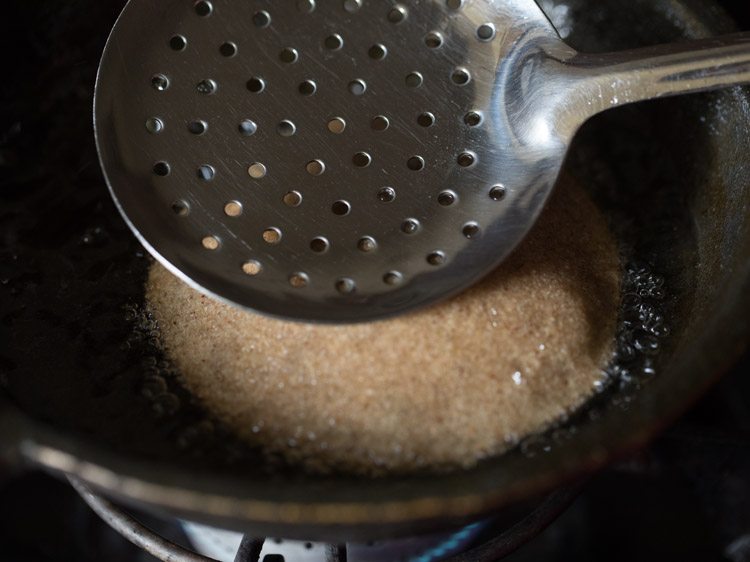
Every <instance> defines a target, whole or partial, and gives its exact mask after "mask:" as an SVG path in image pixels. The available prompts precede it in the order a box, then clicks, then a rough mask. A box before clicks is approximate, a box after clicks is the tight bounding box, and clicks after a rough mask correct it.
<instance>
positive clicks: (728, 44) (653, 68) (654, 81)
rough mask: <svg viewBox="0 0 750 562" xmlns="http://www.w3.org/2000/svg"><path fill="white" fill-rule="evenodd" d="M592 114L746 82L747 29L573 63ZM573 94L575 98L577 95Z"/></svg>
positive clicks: (749, 71) (749, 58) (749, 72)
mask: <svg viewBox="0 0 750 562" xmlns="http://www.w3.org/2000/svg"><path fill="white" fill-rule="evenodd" d="M570 63H571V66H572V67H574V68H575V69H576V74H578V77H579V78H580V80H579V81H578V84H577V85H576V87H575V89H576V90H577V94H578V96H580V97H579V102H581V101H583V100H582V99H581V97H583V98H586V100H585V105H586V106H587V107H588V112H589V115H588V117H590V116H591V115H594V114H596V113H599V112H602V111H604V110H606V109H609V108H612V107H617V106H619V105H624V104H628V103H634V102H637V101H643V100H648V99H654V98H660V97H665V96H673V95H677V94H688V93H693V92H701V91H706V90H714V89H718V88H724V87H727V86H736V85H741V84H748V83H750V33H738V34H734V35H725V36H721V37H714V38H710V39H701V40H697V41H688V42H685V43H675V44H668V45H659V46H656V47H648V48H644V49H636V50H631V51H623V52H618V53H608V54H604V55H588V54H579V55H576V56H575V57H574V58H573V59H572V60H571V61H570ZM578 96H577V97H578Z"/></svg>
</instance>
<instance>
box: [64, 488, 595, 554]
mask: <svg viewBox="0 0 750 562" xmlns="http://www.w3.org/2000/svg"><path fill="white" fill-rule="evenodd" d="M68 479H69V480H70V483H71V484H72V486H73V487H74V488H75V490H76V491H77V492H78V493H79V494H80V496H81V497H82V498H83V500H84V501H85V502H86V503H87V504H88V505H89V507H91V509H92V510H93V511H94V512H96V514H97V515H99V516H100V517H101V518H102V519H103V520H104V521H105V522H106V523H107V524H108V525H109V526H110V527H112V528H113V529H114V530H115V531H117V532H118V533H120V534H121V535H122V536H123V537H125V538H126V539H128V540H129V541H130V542H132V543H133V544H135V545H136V546H138V547H140V548H142V549H143V550H145V551H146V552H148V553H149V554H151V555H152V556H154V557H156V558H157V559H159V560H164V561H171V560H181V561H186V562H226V561H229V562H231V561H234V562H380V561H388V562H392V561H393V560H403V561H405V562H438V561H448V562H471V561H474V560H499V559H501V558H504V557H505V556H507V555H509V554H511V553H512V552H514V551H515V550H516V549H518V548H519V547H521V546H523V545H524V544H525V543H527V542H528V541H529V540H531V539H532V538H534V537H535V536H536V535H538V534H539V533H540V532H542V531H543V530H544V529H545V528H546V527H547V526H548V525H549V524H550V523H552V522H553V521H554V520H555V519H556V518H557V517H558V516H559V515H560V514H561V513H562V512H563V511H565V509H567V507H568V506H569V505H570V504H571V503H572V502H573V500H574V499H575V498H576V496H577V495H578V493H579V491H580V486H578V485H574V486H569V487H566V488H561V489H559V490H557V491H555V492H553V493H551V494H550V495H549V496H547V497H546V498H545V499H543V500H542V501H541V503H539V504H538V505H537V507H536V508H534V509H533V510H532V511H531V512H530V513H527V514H526V515H525V516H523V517H522V518H521V519H520V520H519V521H518V522H516V523H515V524H513V525H511V526H510V527H506V528H500V529H497V525H496V522H495V521H493V520H485V521H477V522H473V523H470V524H468V525H465V526H464V527H461V528H459V529H458V530H455V531H453V532H448V533H442V534H434V535H429V536H423V537H410V538H405V539H395V540H388V541H378V542H375V541H372V542H369V543H366V544H359V543H346V544H328V543H317V542H304V541H288V540H286V541H285V540H283V539H270V538H269V539H264V538H254V537H250V536H242V534H240V533H234V532H230V531H224V530H221V529H215V528H212V527H207V526H205V525H200V524H197V523H193V522H189V521H184V522H183V529H184V531H185V533H186V534H187V536H188V537H189V538H190V541H191V542H192V544H193V547H194V548H195V550H196V552H193V551H191V550H188V549H186V548H184V547H182V546H180V545H178V544H176V543H174V542H172V541H169V540H167V539H165V538H163V537H161V536H160V535H158V534H157V533H154V532H153V531H151V530H150V529H148V528H147V527H146V526H145V525H143V524H142V523H140V522H139V521H138V520H137V519H135V518H134V517H132V516H130V515H128V514H127V513H125V512H124V511H122V510H121V509H120V508H118V507H116V506H115V505H113V504H112V503H111V502H109V501H108V500H106V499H104V498H102V497H101V496H99V495H97V494H95V493H93V492H92V491H91V490H90V489H89V488H88V487H87V486H86V485H85V484H83V483H82V482H81V481H80V480H78V479H76V478H73V477H68ZM199 552H200V553H199Z"/></svg>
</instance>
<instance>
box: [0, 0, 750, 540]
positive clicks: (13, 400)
mask: <svg viewBox="0 0 750 562" xmlns="http://www.w3.org/2000/svg"><path fill="white" fill-rule="evenodd" d="M543 4H545V5H546V6H547V7H548V8H550V9H551V10H552V11H553V12H554V18H553V19H556V23H557V24H558V25H559V26H560V28H561V29H562V30H563V32H564V33H569V35H568V37H567V40H568V41H569V42H570V43H571V44H572V45H573V46H574V47H577V48H579V49H581V50H585V51H605V50H614V49H624V48H629V47H635V46H642V45H647V44H653V43H658V42H664V41H671V40H677V39H679V38H680V37H685V36H691V37H692V36H700V35H706V34H716V33H725V32H729V31H732V25H731V23H730V22H729V20H728V19H727V17H726V16H725V15H724V14H723V12H721V10H719V9H718V8H717V7H716V6H715V5H714V4H712V3H711V2H708V1H703V0H630V1H628V2H621V1H620V0H588V1H585V0H569V1H567V2H565V3H564V4H563V3H562V2H556V1H551V2H543ZM121 5H122V4H121V2H94V1H93V0H77V1H75V2H69V3H66V4H65V6H63V7H60V6H56V7H55V8H54V14H53V15H54V17H52V15H50V13H49V11H47V12H45V11H44V8H40V7H39V6H38V5H36V3H26V6H25V7H20V8H15V9H17V10H20V11H21V13H19V14H16V16H17V17H19V18H22V19H23V17H24V16H25V17H26V18H28V19H29V20H32V19H33V20H34V21H35V24H36V25H38V26H40V28H46V29H47V35H46V36H45V37H46V38H47V41H46V42H40V41H33V42H32V43H30V45H29V50H28V52H26V53H25V55H26V56H27V57H28V64H27V65H22V66H21V67H20V68H19V70H18V75H17V76H12V77H8V76H6V77H4V80H5V82H6V84H7V83H10V84H12V85H13V86H12V87H13V89H14V91H13V92H12V93H13V97H12V99H11V101H9V102H8V103H7V104H6V106H5V107H4V108H3V109H2V111H3V112H4V114H5V113H7V115H8V116H14V119H16V120H17V119H19V117H18V115H21V116H22V117H21V120H20V125H18V126H12V125H13V123H14V122H15V121H9V125H8V126H7V127H5V126H4V128H3V130H2V131H1V132H0V133H1V134H2V135H3V136H2V138H0V143H2V144H1V145H0V150H2V152H1V153H0V156H1V159H0V165H2V166H3V170H4V173H3V177H2V178H0V182H2V183H1V184H0V185H2V191H1V192H0V453H1V454H2V457H3V458H4V459H6V460H7V461H8V462H7V464H8V466H13V467H22V466H30V465H33V466H42V467H45V468H47V469H49V470H52V471H55V472H58V473H70V474H74V475H77V476H78V477H79V478H80V479H81V480H83V481H84V482H87V483H88V484H90V485H91V486H92V487H93V488H95V489H97V490H99V491H102V492H104V493H106V494H108V495H110V496H113V497H116V498H119V499H121V500H125V501H126V502H129V503H131V504H137V505H140V506H142V507H150V508H154V509H159V510H162V511H166V512H169V513H171V514H176V515H181V516H184V517H188V518H191V519H194V520H199V521H203V522H207V523H212V524H216V525H220V526H223V527H231V528H237V529H239V530H243V531H253V532H256V533H259V534H262V535H266V534H273V535H276V536H286V537H289V538H295V537H298V538H305V539H331V538H335V539H336V540H347V539H372V538H378V537H384V536H394V535H397V534H404V533H413V532H415V531H418V530H422V529H426V528H428V527H435V526H437V525H442V524H448V523H456V522H458V521H460V520H469V519H472V518H475V517H477V516H479V515H481V514H483V513H487V512H489V511H490V510H492V509H495V508H497V507H499V506H501V505H505V504H507V503H509V502H511V501H514V500H517V499H520V498H523V497H526V496H528V495H530V494H533V493H537V492H540V491H542V490H544V489H548V488H551V487H553V486H555V485H558V484H560V483H561V482H563V481H566V480H569V479H571V478H574V477H576V476H578V475H581V474H583V473H586V472H588V471H591V470H594V469H595V468H597V467H599V466H601V465H603V464H604V463H606V462H607V461H608V460H610V459H611V458H612V457H613V456H614V455H617V454H621V453H622V452H623V451H626V450H629V449H632V448H634V447H637V446H639V445H641V444H643V443H644V442H645V440H646V439H648V438H649V437H650V436H652V435H653V434H654V433H655V432H656V431H657V430H658V429H659V428H661V427H663V426H664V425H665V424H666V423H668V422H669V421H670V420H672V419H673V418H674V417H675V416H676V415H678V414H679V413H680V412H682V411H683V410H684V409H685V408H686V407H687V406H688V405H689V404H690V403H691V402H692V401H693V400H695V399H696V397H698V396H699V395H700V394H701V392H703V391H704V390H705V389H706V387H707V386H708V385H709V384H710V383H711V382H712V381H713V380H714V379H715V378H716V377H717V376H718V375H719V374H720V373H721V372H722V371H723V370H724V369H725V368H726V367H727V366H729V365H730V363H731V362H732V361H733V360H734V359H735V358H736V356H737V355H738V354H739V353H740V352H741V351H742V350H743V349H744V347H745V345H746V343H747V341H748V334H749V333H750V330H749V326H748V311H749V310H750V307H749V306H748V305H749V304H750V220H748V200H749V199H750V135H748V131H749V130H750V92H749V91H747V90H742V89H735V90H731V91H726V92H721V93H715V94H707V95H696V96H690V97H685V98H680V99H670V100H665V101H657V102H651V103H648V104H640V105H636V106H632V107H625V108H622V109H618V110H616V111H612V112H610V113H608V114H604V115H602V116H600V117H598V118H597V119H596V120H594V121H592V122H591V123H589V124H588V125H587V126H586V127H585V128H584V130H582V131H581V133H580V135H579V137H578V139H577V141H576V144H575V147H574V148H573V150H572V152H571V155H570V157H569V160H568V163H567V168H568V171H569V172H570V173H572V174H574V175H577V176H578V177H579V178H580V179H581V180H582V181H584V182H585V183H586V185H587V186H588V188H589V189H590V191H591V192H592V194H593V196H594V197H595V199H596V200H597V201H598V202H599V203H600V204H601V206H602V207H603V208H604V209H605V210H607V211H608V213H609V215H610V216H611V218H612V223H613V225H614V227H615V228H616V230H617V232H618V235H619V236H620V237H621V239H622V240H623V243H624V247H625V248H626V249H627V250H626V253H627V259H628V260H629V261H630V262H633V263H644V264H648V267H649V268H651V269H652V270H653V271H655V272H657V273H659V274H661V275H663V276H664V277H665V279H666V284H665V294H666V299H665V300H664V301H663V302H662V304H661V305H660V306H661V307H662V308H663V313H664V315H665V317H666V318H667V321H668V323H669V325H670V327H671V335H670V336H669V337H668V338H667V339H666V340H665V341H664V345H663V348H662V351H661V352H660V354H659V355H658V356H656V357H654V358H653V360H652V361H653V368H654V370H655V371H656V375H655V376H652V377H650V378H649V380H645V379H644V378H643V377H641V376H639V375H638V374H637V373H630V376H627V377H625V376H623V373H622V372H620V373H619V379H617V380H616V381H615V383H614V384H613V385H612V387H611V388H610V389H608V390H607V391H605V392H604V393H603V394H602V395H601V396H600V397H598V398H597V399H596V400H595V401H594V403H592V404H591V405H590V406H588V407H587V408H586V409H585V410H584V411H583V412H581V413H580V414H579V415H577V416H576V417H575V418H574V419H573V420H571V421H570V422H569V423H568V424H566V425H565V426H564V427H563V428H559V429H557V430H555V431H552V432H550V433H549V434H548V435H546V436H543V437H538V438H535V439H533V440H532V441H530V442H528V443H526V444H525V446H524V447H519V448H518V449H517V450H514V451H512V452H511V453H509V454H506V455H504V456H501V457H498V458H494V459H489V460H487V461H485V462H483V463H482V464H480V465H479V466H478V467H476V468H474V469H472V470H465V471H457V472H454V473H451V474H443V475H430V474H421V475H417V476H411V477H388V478H381V479H375V480H364V479H358V478H353V477H347V476H337V475H332V476H327V477H321V476H312V475H307V474H304V473H302V472H300V471H298V470H295V469H294V467H289V466H286V465H284V464H283V463H282V462H280V461H278V460H273V459H267V458H264V457H262V456H261V455H260V454H259V452H258V451H255V450H253V449H252V448H250V447H248V446H245V445H243V444H241V443H238V442H236V441H235V440H234V438H233V437H232V436H231V434H229V433H228V432H225V431H223V430H222V429H221V428H220V427H219V426H218V425H217V424H214V427H215V429H214V430H212V431H208V430H207V429H206V428H207V427H208V425H207V422H206V420H207V419H208V418H207V414H206V413H205V412H203V411H202V410H201V408H200V405H198V404H196V403H195V402H194V401H193V400H192V399H191V397H190V396H189V395H187V394H186V393H185V392H184V391H183V390H181V389H180V387H179V385H178V384H177V382H176V380H175V377H174V375H173V374H170V373H169V365H168V364H166V362H165V361H164V359H163V358H162V357H161V355H160V353H159V351H158V349H157V347H156V346H155V344H154V341H153V338H152V335H151V333H150V332H149V329H148V326H147V325H144V322H143V321H142V319H141V317H140V313H139V311H140V310H141V309H142V305H143V282H144V279H145V274H146V271H147V267H148V264H149V260H148V258H147V257H145V255H144V252H143V251H142V250H141V249H140V248H139V246H138V243H137V242H136V241H135V240H134V239H133V237H132V236H131V235H130V233H129V231H128V230H127V228H126V227H125V225H124V224H123V223H122V221H121V219H120V218H119V216H118V215H117V213H116V211H115V209H114V207H113V205H112V204H111V202H110V200H109V195H108V193H107V190H106V188H105V185H104V182H103V180H102V178H101V175H100V173H99V170H98V166H97V164H96V155H95V151H94V146H93V139H92V133H91V126H90V105H91V98H92V89H93V83H94V73H95V69H96V65H97V62H98V56H99V54H100V52H101V49H102V47H103V43H104V40H105V38H106V33H107V31H108V29H109V27H110V26H111V24H112V23H113V21H114V17H115V16H116V13H117V10H118V9H119V8H121ZM35 10H36V12H35ZM48 10H49V9H48ZM45 14H46V15H47V16H48V17H46V18H45V17H44V16H45ZM11 19H13V18H11ZM9 21H10V20H9ZM50 38H51V39H50ZM34 39H38V38H34ZM60 45H65V48H64V49H62V48H59V46H60ZM6 87H7V86H6ZM40 99H41V100H43V101H42V102H41V103H40V101H39V100H40ZM155 373H161V374H165V373H166V380H167V384H168V391H169V392H170V393H171V394H174V395H176V396H177V398H178V400H175V399H174V398H171V397H170V399H169V400H167V401H165V400H163V399H160V396H161V397H163V396H164V392H163V390H164V389H158V388H157V389H155V388H154V387H153V384H150V383H148V381H149V380H152V379H153V375H154V374H155ZM628 381H630V382H628ZM155 395H156V396H155ZM547 449H548V450H547Z"/></svg>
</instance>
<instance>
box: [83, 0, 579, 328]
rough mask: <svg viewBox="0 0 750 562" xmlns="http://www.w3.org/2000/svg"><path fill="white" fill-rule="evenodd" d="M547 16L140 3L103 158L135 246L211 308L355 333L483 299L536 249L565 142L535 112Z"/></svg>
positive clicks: (524, 9)
mask: <svg viewBox="0 0 750 562" xmlns="http://www.w3.org/2000/svg"><path fill="white" fill-rule="evenodd" d="M551 52H558V54H559V55H560V56H565V55H566V54H569V53H571V51H570V50H568V49H567V47H565V45H564V44H563V43H562V42H561V41H560V40H559V38H558V37H557V34H556V32H555V30H554V29H553V27H552V26H551V24H550V23H549V22H548V20H547V19H546V17H545V16H544V14H543V13H542V12H541V11H540V10H539V8H538V7H537V5H536V4H535V3H534V2H533V1H531V0H485V1H481V2H480V1H471V0H469V1H466V2H461V1H459V0H447V1H446V0H412V1H410V2H403V3H393V2H384V1H378V0H359V1H358V0H325V1H321V0H318V2H317V3H316V2H314V1H313V0H299V1H292V0H285V1H283V2H270V1H243V2H229V1H219V0H216V1H213V2H209V1H198V2H192V1H191V0H170V1H166V0H165V1H163V2H153V1H151V0H130V2H129V3H128V5H127V6H126V8H125V10H124V11H123V13H122V15H121V17H120V19H119V20H118V22H117V24H116V26H115V29H114V31H113V33H112V35H111V37H110V39H109V42H108V44H107V47H106V50H105V53H104V56H103V59H102V63H101V67H100V72H99V77H98V81H97V91H96V106H95V122H96V136H97V145H98V149H99V152H100V157H101V162H102V166H103V169H104V171H105V175H106V177H107V180H108V184H109V186H110V189H111V192H112V195H113V197H114V199H115V201H116V203H117V205H118V207H119V209H120V211H121V212H122V213H123V215H124V216H125V218H126V220H127V221H128V223H129V225H130V226H131V228H132V229H133V230H134V232H135V233H136V234H137V235H138V237H139V238H140V240H141V241H142V242H143V244H144V245H145V246H146V247H147V248H148V249H149V251H150V252H151V253H152V254H153V255H154V256H156V257H157V258H158V259H159V260H160V261H162V262H163V263H164V264H165V265H166V266H167V267H168V268H169V269H171V270H172V272H174V273H176V274H177V275H179V276H180V277H181V278H183V279H184V280H185V281H187V282H189V283H191V284H192V285H193V286H195V287H197V288H199V289H201V290H202V291H204V292H206V293H208V294H211V295H214V296H216V297H219V298H221V299H223V300H226V301H229V302H232V303H235V304H238V305H241V306H243V307H247V308H250V309H253V310H256V311H259V312H262V313H266V314H271V315H275V316H280V317H286V318H294V319H302V320H313V321H324V322H351V321H363V320H372V319H377V318H383V317H387V316H390V315H394V314H398V313H402V312H405V311H408V310H411V309H413V308H415V307H419V306H423V305H425V304H428V303H431V302H433V301H435V300H437V299H440V298H443V297H446V296H448V295H451V294H454V293H456V292H458V291H460V290H462V289H464V288H466V287H467V286H469V285H471V284H473V283H475V282H476V281H477V280H479V279H480V278H481V277H483V276H484V275H485V274H487V273H488V272H489V271H491V270H492V269H493V268H494V267H495V266H496V265H497V264H498V263H499V262H500V261H502V260H503V259H504V258H505V257H506V256H507V255H508V254H509V253H510V252H511V251H512V250H513V248H514V247H515V246H516V245H517V244H518V242H519V241H520V240H521V239H522V238H523V237H524V235H525V234H526V233H527V231H528V230H529V228H530V227H531V225H532V224H533V223H534V221H535V220H536V217H537V215H538V213H539V211H540V210H541V208H542V206H543V204H544V201H545V199H546V197H547V194H548V192H549V191H550V189H551V188H552V185H553V184H554V182H555V180H556V177H557V174H558V172H559V169H560V165H561V163H562V159H563V158H564V155H565V150H566V148H567V142H568V140H569V139H568V138H567V136H566V135H559V134H557V133H556V131H555V130H553V129H552V128H551V126H550V123H549V122H548V120H546V116H545V114H544V113H543V112H539V111H536V110H534V111H531V110H530V108H533V107H535V106H536V105H538V103H537V102H539V101H540V100H539V99H538V97H539V96H540V95H551V94H550V89H549V87H548V86H544V87H543V83H544V66H545V64H546V63H545V61H546V60H548V59H549V53H551Z"/></svg>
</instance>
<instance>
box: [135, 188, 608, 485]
mask: <svg viewBox="0 0 750 562" xmlns="http://www.w3.org/2000/svg"><path fill="white" fill-rule="evenodd" d="M619 280H620V268H619V261H618V253H617V247H616V244H615V242H614V240H613V239H612V237H611V235H610V233H609V231H608V229H607V226H606V223H605V221H604V219H603V217H602V216H601V215H600V213H599V211H598V210H597V209H596V207H595V206H594V205H593V203H592V202H591V201H590V200H589V199H588V197H587V196H586V195H585V194H584V193H583V191H582V190H581V189H580V188H579V187H577V186H576V185H574V184H572V183H571V182H570V181H569V180H566V181H565V182H563V185H561V186H559V187H558V188H557V190H556V193H555V195H554V196H553V200H552V201H551V202H550V204H549V205H548V207H547V209H546V210H545V212H544V215H543V216H542V218H541V219H540V221H539V223H538V224H537V226H536V227H535V229H534V231H533V232H532V233H531V234H530V235H529V237H528V238H527V239H526V240H525V241H524V242H523V244H522V245H521V247H519V248H518V249H517V250H516V252H515V253H514V254H513V256H512V257H511V258H510V259H509V260H507V261H506V262H505V263H504V264H503V265H502V266H501V267H500V268H499V269H498V270H497V271H496V272H495V273H493V274H492V275H491V276H489V277H488V278H487V279H486V280H485V281H483V282H482V283H481V284H479V285H478V286H476V287H474V288H473V289H471V290H469V291H467V292H465V293H463V294H462V295H460V296H458V297H456V298H454V299H452V300H450V301H448V302H444V303H441V304H438V305H436V306H433V307H431V308H429V309H426V310H423V311H419V312H417V313H413V314H410V315H407V316H402V317H398V318H396V319H392V320H386V321H382V322H376V323H370V324H363V325H354V326H352V325H347V326H320V325H311V324H299V323H292V322H284V321H280V320H274V319H269V318H265V317H261V316H258V315H255V314H252V313H248V312H244V311H241V310H238V309H235V308H233V307H230V306H227V305H224V304H221V303H218V302H216V301H214V300H212V299H210V298H207V297H205V296H202V295H201V294H199V293H197V292H196V291H194V290H193V289H191V288H189V287H188V286H186V285H184V284H183V283H182V282H181V281H179V280H177V279H176V278H175V277H173V276H172V275H171V274H170V273H169V272H167V271H166V270H165V269H164V268H163V267H161V266H160V265H158V264H156V265H154V266H153V267H152V269H151V273H150V278H149V281H148V287H147V298H148V301H149V303H150V308H151V310H152V312H153V314H154V316H155V318H156V320H157V322H158V324H159V327H160V333H161V339H162V342H163V345H164V347H165V349H166V351H167V353H168V355H169V356H170V357H171V359H172V361H173V362H174V363H175V365H176V367H177V369H178V370H179V371H180V372H181V375H182V380H183V381H184V384H185V385H186V386H187V388H188V389H190V391H191V392H193V393H194V394H195V395H197V396H198V397H199V398H200V399H201V400H202V402H203V403H204V404H205V405H206V407H207V408H208V409H209V410H211V411H212V412H213V413H214V414H215V415H216V416H218V417H219V418H220V419H222V420H223V421H224V422H225V423H226V424H227V425H228V426H230V427H232V428H234V429H235V430H236V431H237V432H238V433H239V434H240V435H241V436H242V437H243V438H245V439H247V440H249V441H251V442H253V443H257V444H260V445H262V446H264V447H265V448H266V449H267V450H269V451H273V452H276V453H281V454H283V455H284V456H286V457H287V458H288V459H290V460H291V461H292V462H301V463H303V464H305V465H306V466H307V467H308V468H311V469H314V470H327V469H331V468H333V469H335V470H339V471H353V472H365V473H377V472H382V471H385V470H390V471H399V472H405V471H409V470H414V469H417V468H423V467H432V468H441V469H443V468H449V467H455V466H459V465H463V466H466V465H471V464H474V463H475V462H477V460H479V459H481V458H483V457H486V456H489V455H494V454H499V453H501V452H502V451H504V450H506V449H507V448H509V447H510V446H512V445H513V444H515V443H516V442H517V441H518V439H519V438H521V437H523V436H525V435H527V434H530V433H532V432H537V431H540V430H542V429H544V428H546V427H548V426H549V425H550V424H552V423H554V422H555V421H558V420H559V419H560V418H562V417H564V416H565V415H566V414H568V413H569V412H570V411H571V410H573V409H575V408H577V407H578V406H580V405H581V404H582V403H583V402H585V401H586V399H587V398H589V397H590V396H591V394H592V393H593V392H594V385H595V383H596V382H597V381H599V380H600V379H601V377H602V375H601V373H602V368H603V367H604V366H605V365H606V363H607V362H608V361H609V359H610V356H611V350H612V344H613V340H614V333H615V323H616V317H617V310H618V304H619V283H620V281H619ZM250 282H251V281H250Z"/></svg>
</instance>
